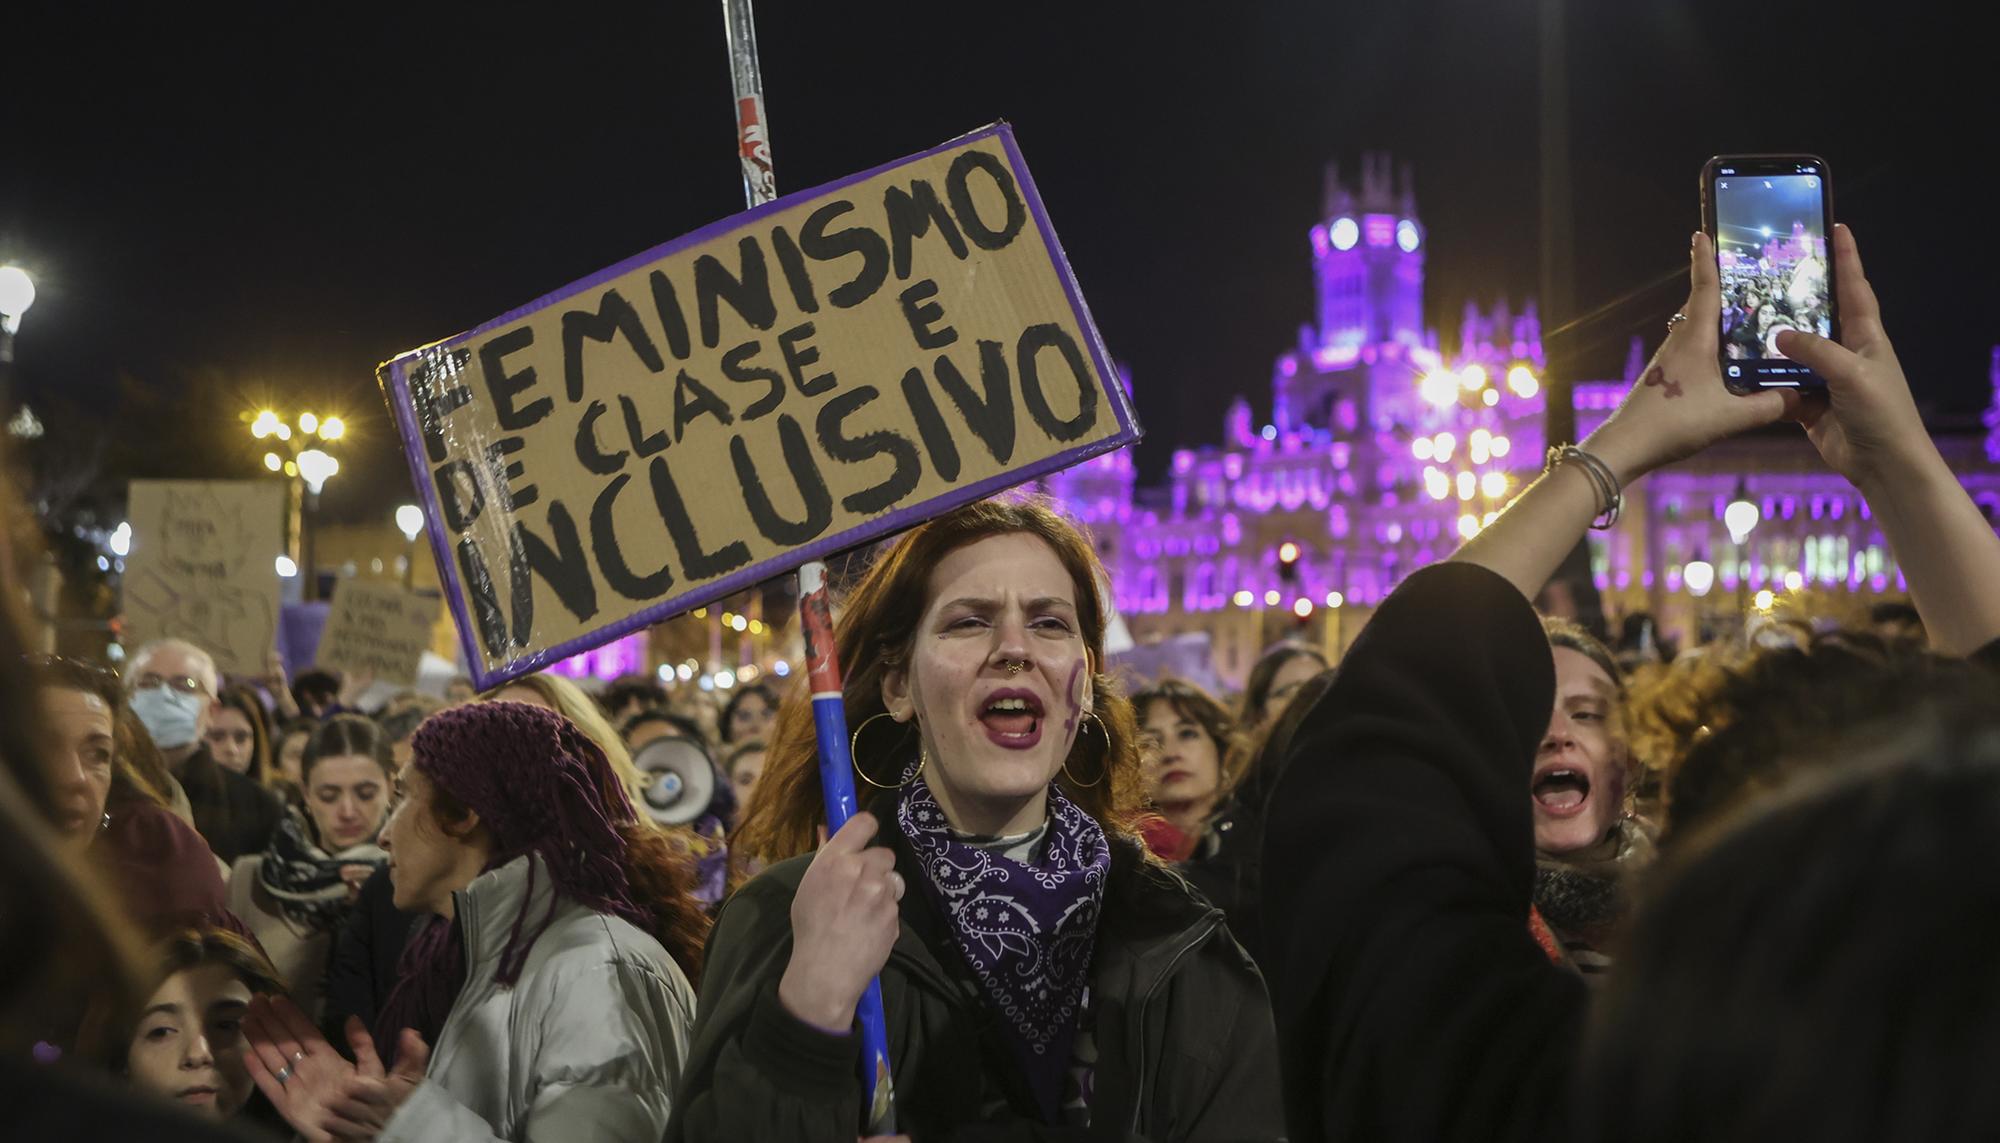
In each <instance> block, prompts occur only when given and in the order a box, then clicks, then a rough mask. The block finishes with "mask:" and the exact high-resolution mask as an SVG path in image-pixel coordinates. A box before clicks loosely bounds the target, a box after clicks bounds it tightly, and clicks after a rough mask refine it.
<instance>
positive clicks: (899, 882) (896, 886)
mask: <svg viewBox="0 0 2000 1143" xmlns="http://www.w3.org/2000/svg"><path fill="white" fill-rule="evenodd" d="M889 895H890V896H891V897H894V898H896V899H897V900H898V901H900V900H902V899H903V875H902V874H900V873H898V872H896V871H895V870H893V869H891V870H890V871H889Z"/></svg>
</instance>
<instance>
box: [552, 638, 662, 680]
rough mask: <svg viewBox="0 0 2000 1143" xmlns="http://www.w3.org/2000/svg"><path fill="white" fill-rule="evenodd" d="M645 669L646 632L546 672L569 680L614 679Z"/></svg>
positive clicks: (569, 659)
mask: <svg viewBox="0 0 2000 1143" xmlns="http://www.w3.org/2000/svg"><path fill="white" fill-rule="evenodd" d="M645 669H646V632H644V631H635V632H633V633H632V634H630V635H627V636H625V637H624V638H623V639H618V640H615V641H613V642H610V643H606V644H605V645H604V646H602V647H598V648H595V649H593V650H589V651H585V652H584V653H583V654H581V655H575V656H572V657H570V658H567V659H564V660H563V661H561V662H559V663H556V664H555V665H553V666H551V667H550V668H549V673H550V674H552V675H561V676H563V677H564V678H568V679H615V678H618V677H619V676H620V675H636V674H638V673H640V672H641V671H644V670H645Z"/></svg>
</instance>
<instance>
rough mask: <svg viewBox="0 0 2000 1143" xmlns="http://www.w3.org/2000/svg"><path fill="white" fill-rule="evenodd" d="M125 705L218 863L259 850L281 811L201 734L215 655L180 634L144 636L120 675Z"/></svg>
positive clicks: (210, 700) (212, 699)
mask: <svg viewBox="0 0 2000 1143" xmlns="http://www.w3.org/2000/svg"><path fill="white" fill-rule="evenodd" d="M126 684H127V687H128V691H129V696H130V697H129V700H128V701H129V702H130V705H131V708H132V712H133V713H134V714H136V715H138V716H139V721H140V722H142V723H144V724H145V725H146V733H148V734H150V735H151V736H152V738H153V745H155V746H158V747H159V748H160V753H161V755H162V756H164V757H165V758H166V760H167V768H168V769H170V770H172V771H173V774H174V777H175V778H176V779H177V780H179V782H180V784H181V788H182V789H184V790H186V791H187V796H188V803H189V805H190V806H191V807H192V808H193V810H194V827H195V829H196V830H197V831H199V832H200V833H201V836H202V837H203V838H204V839H205V840H206V841H207V842H208V847H209V848H210V849H212V850H214V851H215V855H216V856H217V857H219V858H221V859H222V860H223V861H224V862H225V863H233V862H234V861H235V860H236V859H237V858H238V857H241V856H243V855H244V854H246V853H261V852H263V849H264V845H265V843H266V842H268V841H269V840H270V839H271V831H272V830H273V829H276V828H277V825H278V821H279V819H280V818H281V817H282V816H283V814H282V811H281V808H280V805H279V801H278V797H277V795H275V794H273V793H272V792H271V791H269V790H266V789H265V788H264V787H262V786H260V785H258V784H257V782H256V780H255V779H253V778H250V777H248V776H246V775H243V774H238V773H236V772H235V771H233V770H228V769H224V768H223V767H222V766H221V765H219V764H218V763H217V762H216V760H215V756H214V755H213V754H211V753H210V752H209V749H208V744H207V743H206V742H205V741H204V740H203V739H204V736H205V735H206V733H207V731H208V727H209V722H210V720H211V719H212V718H213V717H214V713H215V708H216V704H217V701H218V700H217V698H216V695H217V692H218V688H217V686H216V672H215V660H214V659H213V658H211V657H210V656H209V654H208V652H206V651H204V650H202V649H201V648H199V647H197V646H195V645H194V644H192V643H188V642H186V641H184V640H180V639H163V640H161V641H159V642H157V643H148V644H146V645H145V646H144V647H141V648H139V651H138V653H137V654H135V655H133V656H132V666H131V670H130V671H129V672H128V673H127V674H126Z"/></svg>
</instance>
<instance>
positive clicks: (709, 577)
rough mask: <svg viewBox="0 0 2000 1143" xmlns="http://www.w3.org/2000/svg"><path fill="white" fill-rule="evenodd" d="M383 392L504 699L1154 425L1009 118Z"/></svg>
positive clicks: (776, 205)
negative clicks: (534, 677)
mask: <svg viewBox="0 0 2000 1143" xmlns="http://www.w3.org/2000/svg"><path fill="white" fill-rule="evenodd" d="M381 380H382V384H383V388H384V391H385V392H386V394H387V396H388V400H389V404H390V406H391V408H392V409H393V410H394V412H395V415H396V419H397V423H398V426H399V429H400V431H401V433H402V437H403V444H404V448H405V449H406V451H407V453H408V456H409V461H410V469H411V475H412V476H413V478H414V479H415V481H416V485H417V488H418V493H419V495H420V496H422V497H423V498H424V500H425V508H426V516H427V518H428V519H429V521H430V537H431V544H432V548H433V552H434V554H435V555H436V557H437V560H438V566H439V570H440V572H441V573H442V578H443V580H444V582H445V584H446V585H447V589H446V598H447V600H448V601H449V602H450V604H451V607H452V610H453V613H454V616H455V618H456V619H457V621H458V626H459V633H460V637H461V639H462V640H463V641H464V644H465V650H466V659H467V662H468V663H470V664H471V665H472V670H473V674H474V677H475V679H476V680H477V681H478V683H479V685H480V686H481V687H489V686H492V685H494V684H496V683H499V682H502V681H504V680H506V679H509V678H513V677H515V676H518V675H522V674H526V673H528V672H530V671H534V670H537V669H539V668H541V667H543V666H545V665H547V664H549V663H551V662H555V661H557V660H559V659H562V658H565V657H567V656H569V655H573V654H576V653H577V652H579V651H582V650H586V649H588V648H590V647H593V646H596V645H598V644H600V643H603V642H606V641H608V640H610V639H613V638H616V637H618V636H620V635H623V634H625V633H626V632H628V631H631V630H633V629H635V628H637V627H640V626H643V625H645V624H648V623H652V622H655V621H657V620H660V619H664V618H666V617H667V616H669V615H673V614H676V613H678V612H680V611H683V610H686V609H687V608H690V607H694V606H697V605H700V604H702V603H705V602H707V601H709V600H712V599H715V598H718V597H721V596H724V595H727V594H729V593H731V592H734V591H739V590H741V589H743V588H745V587H748V586H750V585H752V584H755V583H758V582H760V581H762V580H765V579H769V578H771V577H772V576H775V575H778V574H781V573H783V572H787V571H790V570H792V569H793V568H795V567H797V566H798V565H799V564H801V563H803V562H805V561H807V560H812V559H818V558H821V557H823V556H825V555H828V554H830V553H833V552H836V551H839V550H841V549H844V548H848V547H852V546H854V545H857V544H860V543H863V542H865V541H868V540H870V539H873V538H876V537H879V536H882V535H885V534H887V533H890V532H893V531H896V530H898V529H901V528H906V527H909V526H911V525H913V524H916V523H918V522H920V521H922V520H924V519H926V518H929V517H931V516H935V515H937V514H939V513H942V512H945V511H948V510H950V509H952V508H955V507H958V506H960V505H962V504H965V503H968V502H970V501H973V500H976V499H978V498H980V497H983V496H987V495H990V494H992V493H994V492H996V491H999V490H1000V489H1003V488H1006V487H1009V486H1011V485H1015V484H1020V483H1023V482H1025V481H1028V480H1030V479H1033V478H1034V477H1036V476H1039V475H1041V474H1043V473H1047V472H1050V471H1053V470H1055V469H1058V468H1062V467H1064V466H1066V465H1070V464H1074V463H1076V462H1078V461H1080V460H1083V459H1086V458H1088V457H1091V456H1095V455H1097V454H1099V453H1102V452H1105V451H1108V450H1110V449H1114V448H1118V447H1120V446H1122V445H1124V444H1126V443H1128V442H1130V441H1133V440H1135V439H1137V437H1138V435H1139V430H1138V426H1137V424H1136V422H1135V420H1134V418H1133V415H1132V410H1131V405H1130V402H1129V401H1128V399H1127V397H1126V394H1125V391H1124V389H1123V387H1122V386H1121V385H1120V383H1119V382H1118V380H1117V379H1116V375H1115V374H1114V372H1113V371H1112V369H1111V366H1110V363H1109V360H1108V359H1107V357H1106V355H1105V352H1104V348H1103V346H1102V344H1101V342H1100V340H1099V338H1098V335H1097V330H1096V328H1095V326H1094V325H1092V323H1091V320H1090V314H1089V312H1088V311H1087V310H1086V309H1085V308H1084V304H1083V299H1082V296H1081V295H1080V294H1079V293H1078V292H1077V287H1076V282H1075V280H1074V278H1073V277H1072V275H1071V274H1070V271H1069V266H1068V263H1067V262H1066V261H1065V260H1064V258H1063V254H1062V248H1061V247H1060V246H1059V245H1058V244H1057V241H1056V237H1055V232H1054V230H1053V229H1052V228H1051V227H1050V225H1049V220H1048V215H1047V213H1046V212H1045V211H1044V210H1043V208H1042V203H1041V200H1040V198H1039V197H1038V196H1037V195H1036V193H1035V186H1034V182H1033V180H1032V179H1031V178H1030V177H1029V175H1028V169H1027V166H1026V165H1025V164H1024V163H1023V162H1022V159H1021V153H1020V150H1019V149H1018V147H1017V146H1016V145H1015V142H1014V137H1013V133H1012V131H1011V129H1010V128H1008V127H1007V126H1005V125H1004V124H1002V125H996V126H993V127H988V128H986V129H984V130H982V131H979V132H976V133H974V134H971V135H967V136H965V137H963V138H960V139H957V140H954V141H952V142H950V143H946V144H944V145H943V146H940V147H937V148H934V149H932V150H930V151H926V152H924V153H922V154H920V155H915V156H912V157H910V158H908V159H904V160H901V161H899V162H895V163H890V164H888V165H886V166H882V167H877V168H875V169H874V170H870V171H865V172H862V173H861V174H858V175H854V176H852V177H850V178H846V179H842V180H840V181H838V182H835V183H831V184H828V185H827V186H823V187H819V188H816V189H813V190H809V191H802V192H800V193H798V194H794V195H788V196H786V197H784V198H781V199H778V200H776V201H774V202H771V203H767V204H765V205H764V206H760V207H758V208H756V209H754V210H751V211H749V212H747V213H744V214H741V215H737V216H735V217H733V218H729V219H725V220H723V221H721V222H718V223H715V224H714V225H711V226H709V227H707V228H705V229H702V230H699V231H696V232H695V233H693V234H690V235H687V236H686V237H683V238H681V239H678V240H676V241H673V242H670V243H667V244H666V245H664V246H661V247H658V248H656V249H654V250H650V251H647V252H646V253H644V254H641V255H638V256H637V257H635V258H632V259H629V260H627V261H625V262H622V263H620V264H618V265H616V266H613V267H611V268H609V269H607V270H604V271H602V272H600V273H597V274H594V275H592V276H591V277H589V278H587V279H585V280H583V281H581V282H578V283H576V284H574V285H571V286H568V287H565V288H564V289H561V290H558V291H557V292H555V293H553V294H550V295H548V296H547V297H544V298H542V299H540V300H538V301H535V302H531V303H529V304H528V305H526V306H523V307H521V308H520V309H517V310H514V311H512V312H510V313H507V314H504V315H502V316H501V317H499V318H497V319H495V320H493V321H490V322H488V323H486V324H484V325H482V326H479V327H478V328H476V329H474V330H472V331H470V332H468V333H464V334H460V335H459V336H457V337H453V338H450V339H448V340H446V341H442V342H439V343H437V344H435V345H431V346H428V347H426V348H424V349H420V350H416V351H413V352H410V353H406V354H403V355H401V356H399V357H397V358H396V359H395V360H393V361H390V362H389V363H387V364H386V365H384V366H383V367H382V370H381Z"/></svg>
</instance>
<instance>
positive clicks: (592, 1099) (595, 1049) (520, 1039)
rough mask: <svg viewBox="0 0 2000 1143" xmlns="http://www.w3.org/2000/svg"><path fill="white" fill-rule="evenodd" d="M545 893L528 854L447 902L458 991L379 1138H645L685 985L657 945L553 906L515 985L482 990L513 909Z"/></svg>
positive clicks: (669, 1069)
mask: <svg viewBox="0 0 2000 1143" xmlns="http://www.w3.org/2000/svg"><path fill="white" fill-rule="evenodd" d="M530 862H533V863H535V864H534V874H535V875H534V877H533V878H532V885H531V883H530V878H529V870H530ZM531 889H532V893H531V892H530V890H531ZM553 892H554V889H553V888H552V886H551V885H550V883H549V877H548V872H547V870H546V868H545V867H543V866H542V865H541V863H540V859H539V858H536V857H532V856H530V857H522V858H518V859H516V860H514V861H511V862H508V863H507V864H506V865H503V866H501V867H500V868H498V869H494V870H489V871H488V872H486V873H483V874H481V875H480V876H479V877H478V879H476V880H475V881H473V883H472V884H471V885H470V886H468V887H466V888H465V889H464V890H462V891H460V892H457V893H454V894H452V902H453V907H454V908H455V909H456V910H457V916H458V919H459V925H460V928H461V930H462V931H463V933H464V934H465V942H466V953H467V956H466V959H467V962H468V965H467V972H466V984H465V990H464V991H463V992H461V993H460V994H459V997H458V1000H457V1002H456V1003H454V1004H453V1005H452V1009H451V1015H450V1016H448V1017H447V1018H446V1019H445V1022H444V1028H443V1030H442V1031H440V1032H439V1034H438V1042H437V1043H436V1044H434V1045H432V1046H431V1061H430V1067H429V1069H428V1070H427V1071H426V1073H425V1077H424V1082H423V1083H422V1084H421V1085H419V1086H418V1088H417V1089H416V1091H415V1092H414V1093H412V1094H411V1096H410V1098H409V1099H408V1100H407V1101H406V1102H405V1103H404V1104H403V1106H402V1107H400V1108H398V1109H397V1111H396V1114H395V1117H394V1118H392V1119H391V1120H390V1121H389V1124H388V1126H387V1127H386V1128H385V1129H384V1130H383V1132H382V1133H381V1134H380V1135H379V1136H377V1139H378V1140H380V1143H399V1141H402V1140H411V1141H416V1140H422V1141H425V1143H441V1141H449V1143H485V1141H487V1140H503V1139H504V1140H511V1141H514V1143H523V1141H527V1140H534V1141H536V1143H556V1141H564V1143H566V1141H569V1140H579V1141H581V1140H591V1141H593V1143H658V1140H659V1138H660V1136H661V1133H662V1132H663V1131H665V1130H666V1126H667V1116H668V1113H669V1111H671V1109H672V1108H671V1104H672V1093H673V1090H674V1085H675V1083H677V1082H678V1080H679V1078H680V1070H681V1063H682V1060H683V1059H684V1058H685V1057H686V1054H687V1046H688V1029H689V1027H690V1026H691V1025H692V1024H693V1023H694V990H693V989H692V988H690V987H689V986H688V982H687V977H686V976H684V975H682V973H681V970H680V967H679V966H678V965H676V964H675V963H674V961H673V958H672V957H670V956H668V955H667V950H666V949H664V948H662V947H661V945H660V942H659V941H657V940H655V939H653V937H651V936H650V935H648V934H646V933H644V932H641V931H640V930H639V929H638V928H636V927H634V926H633V925H631V924H629V923H628V922H626V921H623V920H620V919H619V918H617V917H611V916H606V915H605V914H602V913H598V912H593V911H592V910H591V909H589V908H587V907H585V906H583V905H581V904H578V903H576V902H574V901H570V900H566V899H565V900H561V901H559V902H558V903H557V905H556V912H555V920H554V922H553V923H551V924H550V925H549V927H548V928H547V929H546V930H544V931H543V932H542V934H541V935H540V936H539V937H537V938H536V939H535V943H534V945H533V946H532V948H531V949H530V951H529V953H528V959H527V961H526V963H525V965H524V966H523V968H522V970H521V977H520V980H519V981H518V982H517V983H515V984H514V985H513V986H512V987H504V986H502V985H498V984H495V983H494V981H493V974H494V971H495V969H496V967H497V966H498V964H499V961H500V955H501V952H502V950H503V949H505V948H506V945H507V938H508V936H509V934H510V933H511V932H512V930H513V926H514V918H515V917H516V916H518V915H520V911H521V905H522V903H523V902H524V901H526V902H527V905H528V923H529V924H530V925H532V924H534V923H536V922H538V921H539V920H540V919H541V918H542V917H543V916H544V915H545V914H546V912H547V910H548V907H549V898H550V896H551V894H552V893H553Z"/></svg>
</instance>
